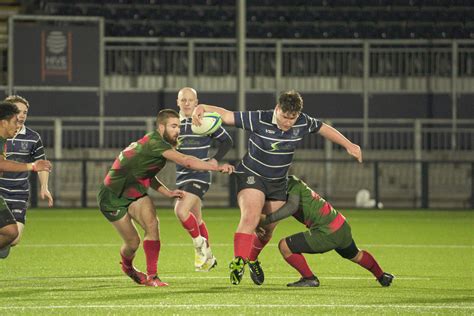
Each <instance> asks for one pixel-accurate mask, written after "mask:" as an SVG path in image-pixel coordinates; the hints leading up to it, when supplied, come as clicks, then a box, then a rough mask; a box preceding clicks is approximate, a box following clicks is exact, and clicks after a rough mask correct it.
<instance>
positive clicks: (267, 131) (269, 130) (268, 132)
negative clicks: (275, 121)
mask: <svg viewBox="0 0 474 316" xmlns="http://www.w3.org/2000/svg"><path fill="white" fill-rule="evenodd" d="M265 132H266V133H267V134H275V131H272V130H271V129H266V130H265Z"/></svg>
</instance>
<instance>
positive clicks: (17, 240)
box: [11, 234, 21, 246]
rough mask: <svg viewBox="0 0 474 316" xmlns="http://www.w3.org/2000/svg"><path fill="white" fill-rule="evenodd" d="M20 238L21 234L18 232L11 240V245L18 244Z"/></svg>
mask: <svg viewBox="0 0 474 316" xmlns="http://www.w3.org/2000/svg"><path fill="white" fill-rule="evenodd" d="M20 240H21V234H18V235H17V236H16V238H15V239H14V240H13V241H12V242H11V245H12V246H16V245H18V244H19V243H20Z"/></svg>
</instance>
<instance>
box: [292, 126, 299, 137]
mask: <svg viewBox="0 0 474 316" xmlns="http://www.w3.org/2000/svg"><path fill="white" fill-rule="evenodd" d="M298 134H299V130H298V129H297V128H293V136H294V137H296V136H298Z"/></svg>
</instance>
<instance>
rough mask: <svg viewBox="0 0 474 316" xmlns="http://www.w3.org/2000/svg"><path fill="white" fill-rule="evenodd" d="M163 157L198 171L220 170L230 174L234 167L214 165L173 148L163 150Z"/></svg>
mask: <svg viewBox="0 0 474 316" xmlns="http://www.w3.org/2000/svg"><path fill="white" fill-rule="evenodd" d="M163 157H165V158H166V159H168V160H171V161H174V162H175V163H177V164H178V165H181V166H183V167H185V168H187V169H193V170H198V171H220V172H224V173H228V174H231V173H232V172H234V170H235V168H234V166H232V165H229V164H223V165H217V166H216V165H215V164H214V163H211V162H207V161H202V160H201V159H198V158H196V157H194V156H189V155H185V154H182V153H180V152H178V151H176V150H174V149H169V150H166V151H165V152H163Z"/></svg>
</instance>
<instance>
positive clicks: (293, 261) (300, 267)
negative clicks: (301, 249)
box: [285, 253, 314, 279]
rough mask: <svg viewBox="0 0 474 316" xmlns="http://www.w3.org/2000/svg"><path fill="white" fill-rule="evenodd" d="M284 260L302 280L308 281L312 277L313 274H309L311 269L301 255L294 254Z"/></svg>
mask: <svg viewBox="0 0 474 316" xmlns="http://www.w3.org/2000/svg"><path fill="white" fill-rule="evenodd" d="M285 260H286V262H288V263H289V264H290V265H291V266H292V267H293V268H295V269H296V270H297V271H298V272H299V273H300V274H301V276H302V277H303V278H305V279H308V278H313V277H314V274H313V272H311V269H310V268H309V266H308V263H307V262H306V259H305V258H304V256H303V255H302V254H300V253H294V254H292V255H291V256H289V257H286V258H285Z"/></svg>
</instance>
